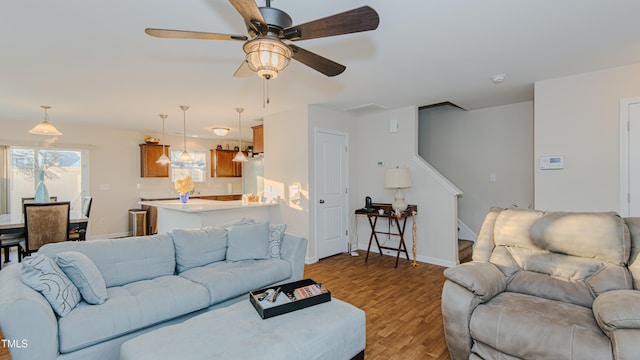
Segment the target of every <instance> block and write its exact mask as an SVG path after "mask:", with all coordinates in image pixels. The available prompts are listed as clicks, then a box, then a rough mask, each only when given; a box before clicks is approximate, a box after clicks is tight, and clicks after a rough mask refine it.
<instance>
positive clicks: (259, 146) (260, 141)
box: [251, 125, 264, 153]
mask: <svg viewBox="0 0 640 360" xmlns="http://www.w3.org/2000/svg"><path fill="white" fill-rule="evenodd" d="M263 126H264V125H256V126H252V127H251V128H252V129H253V152H254V153H263V152H264V131H263V130H264V128H263Z"/></svg>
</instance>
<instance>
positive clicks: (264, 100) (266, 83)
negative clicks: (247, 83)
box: [262, 78, 269, 109]
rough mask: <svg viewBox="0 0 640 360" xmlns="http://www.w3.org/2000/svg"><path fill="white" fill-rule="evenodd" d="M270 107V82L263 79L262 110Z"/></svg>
mask: <svg viewBox="0 0 640 360" xmlns="http://www.w3.org/2000/svg"><path fill="white" fill-rule="evenodd" d="M267 105H269V80H267V79H265V78H263V79H262V108H263V109H264V108H266V107H267Z"/></svg>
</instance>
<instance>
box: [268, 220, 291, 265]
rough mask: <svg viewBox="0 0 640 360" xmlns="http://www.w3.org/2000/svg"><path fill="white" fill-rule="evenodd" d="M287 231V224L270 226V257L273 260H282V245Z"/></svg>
mask: <svg viewBox="0 0 640 360" xmlns="http://www.w3.org/2000/svg"><path fill="white" fill-rule="evenodd" d="M286 230H287V224H271V225H269V255H270V256H271V257H272V258H278V259H279V258H280V243H281V242H282V239H283V238H284V232H285V231H286Z"/></svg>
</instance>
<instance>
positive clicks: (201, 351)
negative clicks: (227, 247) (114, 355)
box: [120, 298, 366, 360]
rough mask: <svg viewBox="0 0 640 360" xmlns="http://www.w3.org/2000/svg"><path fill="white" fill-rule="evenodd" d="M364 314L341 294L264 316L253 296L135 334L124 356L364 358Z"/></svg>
mask: <svg viewBox="0 0 640 360" xmlns="http://www.w3.org/2000/svg"><path fill="white" fill-rule="evenodd" d="M365 342H366V339H365V313H364V311H362V310H360V309H358V308H356V307H355V306H353V305H351V304H348V303H346V302H344V301H340V300H338V299H335V298H334V299H332V300H331V301H329V302H326V303H322V304H319V305H315V306H311V307H308V308H305V309H301V310H297V311H293V312H290V313H287V314H284V315H279V316H275V317H272V318H268V319H264V320H263V319H262V318H260V316H259V315H258V313H257V312H256V310H255V309H254V308H253V306H252V305H251V303H250V302H249V300H245V301H241V302H239V303H236V304H233V305H231V306H228V307H225V308H220V309H216V310H212V311H210V312H207V313H204V314H202V315H198V316H196V317H193V318H191V319H189V320H187V321H185V322H183V323H180V324H175V325H169V326H166V327H163V328H160V329H158V330H155V331H151V332H148V333H146V334H143V335H140V336H138V337H136V338H133V339H131V340H129V341H127V342H125V343H124V344H122V347H121V349H120V359H121V360H141V359H142V360H144V359H149V360H157V359H180V360H194V359H234V360H235V359H268V360H276V359H286V360H295V359H300V360H307V359H330V360H341V359H343V360H348V359H364V347H365Z"/></svg>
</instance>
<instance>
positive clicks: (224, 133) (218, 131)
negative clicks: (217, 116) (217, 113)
mask: <svg viewBox="0 0 640 360" xmlns="http://www.w3.org/2000/svg"><path fill="white" fill-rule="evenodd" d="M229 130H231V129H229V128H222V127H215V128H213V133H214V134H216V135H217V136H227V134H228V133H229Z"/></svg>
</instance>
